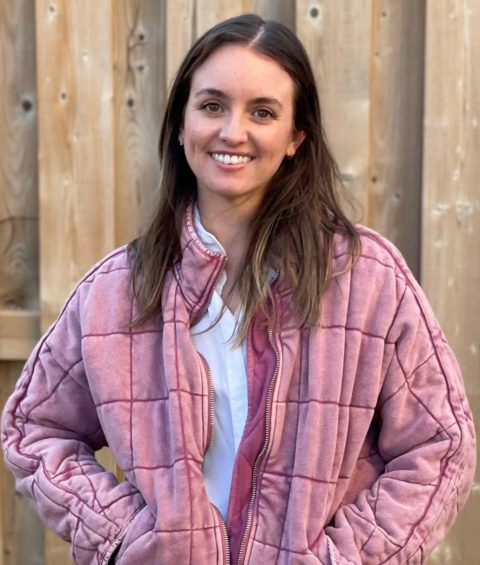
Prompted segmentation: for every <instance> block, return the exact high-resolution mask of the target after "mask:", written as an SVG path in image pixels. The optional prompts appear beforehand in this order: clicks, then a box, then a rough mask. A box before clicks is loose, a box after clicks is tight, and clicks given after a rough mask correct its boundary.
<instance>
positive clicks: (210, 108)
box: [202, 102, 221, 114]
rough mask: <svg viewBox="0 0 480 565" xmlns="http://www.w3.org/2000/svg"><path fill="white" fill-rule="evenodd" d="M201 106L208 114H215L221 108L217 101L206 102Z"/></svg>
mask: <svg viewBox="0 0 480 565" xmlns="http://www.w3.org/2000/svg"><path fill="white" fill-rule="evenodd" d="M202 108H203V109H204V110H205V111H206V112H208V113H209V114H216V113H217V112H220V110H221V107H220V104H218V103H217V102H207V103H206V104H204V105H203V106H202Z"/></svg>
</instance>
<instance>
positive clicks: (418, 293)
mask: <svg viewBox="0 0 480 565" xmlns="http://www.w3.org/2000/svg"><path fill="white" fill-rule="evenodd" d="M402 275H403V277H406V278H407V281H406V284H405V285H404V288H403V292H402V294H401V299H400V301H399V304H398V308H397V310H396V315H395V318H394V320H393V322H392V324H391V326H390V330H389V332H388V335H387V338H386V343H385V367H386V369H385V376H384V380H383V384H382V388H381V392H380V396H379V399H378V406H377V409H378V415H379V420H380V427H379V436H378V453H379V455H380V456H381V458H382V459H383V461H384V463H385V468H384V472H383V473H382V474H381V475H380V477H379V478H378V479H377V480H376V482H375V483H374V484H373V485H372V487H371V488H370V489H369V490H365V491H362V492H361V493H360V494H359V496H358V497H357V498H356V500H355V501H354V503H352V504H348V505H344V506H341V507H340V508H339V509H338V510H337V512H336V514H335V516H334V520H333V525H332V526H330V527H327V528H326V529H325V532H324V534H325V535H324V536H323V537H322V538H321V539H320V544H321V546H322V545H323V547H322V551H321V553H322V555H323V558H324V560H325V561H324V562H332V561H333V562H334V563H345V564H346V563H384V562H388V563H422V562H424V560H425V559H426V557H427V555H428V554H429V553H430V551H431V550H432V548H433V547H434V546H435V545H436V544H437V543H439V542H440V541H441V540H442V539H443V537H444V536H445V534H446V531H447V529H448V527H449V526H450V525H451V524H452V522H453V520H454V518H455V516H456V514H457V513H458V512H459V510H460V509H461V508H462V507H463V505H464V504H465V502H466V499H467V497H468V494H469V489H470V486H471V483H472V480H473V474H474V468H475V434H474V427H473V422H472V416H471V413H470V410H469V408H468V404H467V401H466V398H465V391H464V386H463V382H462V377H461V374H460V370H459V367H458V364H457V361H456V359H455V357H454V356H453V353H452V351H451V350H450V348H449V346H448V344H447V342H446V340H445V337H444V335H443V333H442V331H441V329H440V328H439V326H438V323H437V321H436V320H435V317H434V315H433V313H432V312H431V309H430V306H429V304H428V303H427V300H426V298H425V296H424V294H423V292H422V290H421V289H420V287H419V286H418V285H417V283H416V282H415V281H414V280H413V277H412V276H411V274H410V273H409V272H408V270H407V269H406V267H405V270H404V272H403V273H402Z"/></svg>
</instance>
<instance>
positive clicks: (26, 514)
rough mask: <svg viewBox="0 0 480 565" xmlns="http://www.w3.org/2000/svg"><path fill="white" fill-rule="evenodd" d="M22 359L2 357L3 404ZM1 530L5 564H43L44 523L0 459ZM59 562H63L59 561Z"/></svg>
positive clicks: (1, 556) (0, 396) (0, 395)
mask: <svg viewBox="0 0 480 565" xmlns="http://www.w3.org/2000/svg"><path fill="white" fill-rule="evenodd" d="M22 365H23V364H22V363H19V362H16V363H13V362H8V363H7V362H2V361H0V406H1V407H2V408H3V406H4V404H5V401H6V399H7V398H8V396H9V395H10V394H11V392H12V390H13V388H14V386H15V382H16V381H17V378H18V376H19V374H20V371H21V369H22ZM0 519H1V525H2V528H1V530H0V532H1V534H0V537H1V541H2V545H3V550H2V552H1V553H0V563H1V564H2V565H43V564H44V557H43V526H42V523H41V522H40V519H39V518H38V516H37V513H36V511H35V509H34V508H33V505H32V503H31V501H30V500H28V499H26V498H25V497H23V496H22V495H21V494H19V493H18V492H16V491H15V485H14V479H13V475H12V474H11V473H10V471H9V470H8V469H7V468H6V467H5V464H4V463H3V458H2V460H1V461H0ZM57 564H58V565H60V564H59V562H57Z"/></svg>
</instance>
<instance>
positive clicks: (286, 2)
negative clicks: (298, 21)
mask: <svg viewBox="0 0 480 565" xmlns="http://www.w3.org/2000/svg"><path fill="white" fill-rule="evenodd" d="M251 4H252V6H251V10H252V12H254V13H256V14H259V15H260V16H262V18H265V19H266V20H273V21H275V22H280V23H282V24H284V25H286V26H287V27H289V28H290V29H292V30H294V29H295V5H296V2H295V0H278V1H277V2H272V0H253V1H252V3H251Z"/></svg>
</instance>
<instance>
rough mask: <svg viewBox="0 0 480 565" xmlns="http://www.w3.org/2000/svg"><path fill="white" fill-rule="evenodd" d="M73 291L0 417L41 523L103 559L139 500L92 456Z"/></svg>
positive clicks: (83, 560) (91, 559) (97, 441)
mask: <svg viewBox="0 0 480 565" xmlns="http://www.w3.org/2000/svg"><path fill="white" fill-rule="evenodd" d="M79 295H80V291H79V290H78V288H77V290H76V291H74V293H73V294H72V296H71V297H70V299H69V301H68V302H67V305H66V306H65V308H64V310H63V311H62V313H61V315H60V317H59V319H58V320H57V322H56V323H55V324H54V325H53V326H52V327H51V328H50V330H49V331H48V332H47V334H46V335H45V336H44V337H43V339H42V340H41V341H40V343H39V344H38V345H37V347H36V348H35V350H34V351H33V353H32V354H31V356H30V358H29V359H28V361H27V363H26V365H25V368H24V370H23V373H22V375H21V377H20V379H19V381H18V383H17V386H16V388H15V391H14V393H13V394H12V395H11V397H10V398H9V399H8V401H7V404H6V406H5V409H4V413H3V420H2V441H3V446H4V453H5V461H6V463H7V465H8V466H9V467H10V469H11V470H12V471H13V473H14V475H15V479H16V486H17V489H18V490H19V491H20V492H21V493H23V494H24V495H26V496H28V497H30V498H31V499H32V500H33V502H34V505H35V506H36V508H37V511H38V513H39V514H40V516H41V518H42V520H43V521H44V522H45V524H46V525H47V526H48V527H50V528H51V529H53V530H54V531H55V532H57V533H58V534H59V535H60V536H61V537H62V538H63V539H64V540H67V541H70V542H71V544H72V545H71V551H72V557H73V559H74V560H75V562H76V563H80V564H85V565H87V564H94V563H95V564H99V565H100V564H106V563H107V562H108V560H109V558H110V556H111V554H112V553H113V552H114V550H115V548H116V546H117V545H118V544H119V543H120V542H121V539H122V537H123V533H124V531H125V529H126V527H127V525H128V524H129V522H130V521H131V520H132V519H133V517H134V515H136V513H137V512H138V511H139V510H140V509H141V508H142V507H143V506H144V504H145V503H144V501H143V498H142V496H141V495H140V494H139V492H138V491H137V490H136V489H135V488H134V487H133V486H132V485H131V484H130V483H129V482H127V481H124V482H121V483H118V482H117V480H116V478H115V476H114V475H113V474H112V473H109V472H107V471H106V470H105V469H104V468H103V467H102V466H101V465H100V464H99V463H98V462H97V460H96V458H95V451H96V450H98V449H99V448H101V447H102V446H104V445H106V440H105V437H104V435H103V432H102V427H101V423H100V421H99V418H98V415H97V411H96V409H95V403H94V400H93V398H92V394H91V392H90V388H89V386H88V381H87V378H86V375H85V371H84V365H83V360H82V349H81V329H80V328H81V321H80V319H79V318H80V316H79V314H78V312H79V308H78V301H79Z"/></svg>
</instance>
